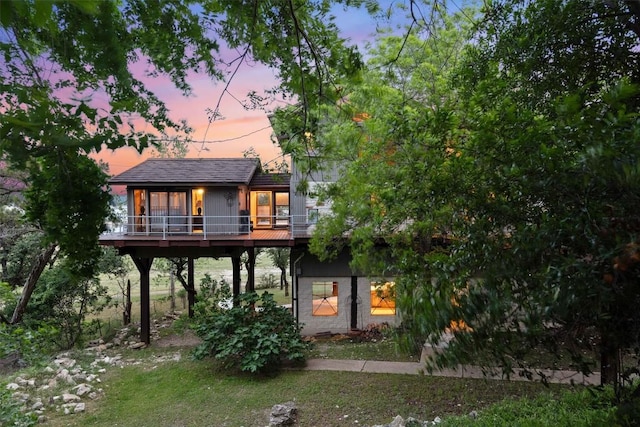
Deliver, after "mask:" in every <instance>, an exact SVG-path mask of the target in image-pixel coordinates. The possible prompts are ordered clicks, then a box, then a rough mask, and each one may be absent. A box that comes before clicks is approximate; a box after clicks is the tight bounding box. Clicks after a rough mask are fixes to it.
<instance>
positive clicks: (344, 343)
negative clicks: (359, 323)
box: [309, 338, 420, 362]
mask: <svg viewBox="0 0 640 427" xmlns="http://www.w3.org/2000/svg"><path fill="white" fill-rule="evenodd" d="M312 343H313V347H312V349H311V352H310V353H309V358H314V359H351V360H387V361H398V362H418V361H420V354H406V353H404V352H402V351H400V350H399V349H398V346H397V344H396V343H395V342H394V341H393V340H392V339H389V338H383V339H381V340H378V341H375V342H354V341H353V340H351V339H348V338H347V339H338V340H335V339H332V340H322V339H320V340H316V341H313V342H312Z"/></svg>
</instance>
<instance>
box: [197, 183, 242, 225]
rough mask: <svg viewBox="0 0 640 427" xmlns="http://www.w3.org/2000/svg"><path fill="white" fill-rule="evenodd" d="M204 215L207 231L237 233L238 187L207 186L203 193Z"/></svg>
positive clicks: (238, 218) (238, 217)
mask: <svg viewBox="0 0 640 427" xmlns="http://www.w3.org/2000/svg"><path fill="white" fill-rule="evenodd" d="M229 196H231V198H229ZM227 200H229V201H227ZM229 205H231V206H229ZM204 215H205V219H206V231H207V233H214V234H232V233H233V234H235V233H238V230H239V224H240V209H239V208H238V189H237V188H227V189H220V188H211V187H209V188H207V189H206V191H205V195H204Z"/></svg>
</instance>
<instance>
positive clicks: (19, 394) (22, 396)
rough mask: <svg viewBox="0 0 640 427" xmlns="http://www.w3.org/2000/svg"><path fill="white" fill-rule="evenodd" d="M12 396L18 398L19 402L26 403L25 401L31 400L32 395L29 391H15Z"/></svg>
mask: <svg viewBox="0 0 640 427" xmlns="http://www.w3.org/2000/svg"><path fill="white" fill-rule="evenodd" d="M11 397H13V398H14V399H15V400H17V401H19V402H22V403H25V402H27V401H28V400H29V397H31V396H29V395H28V394H27V393H22V392H19V391H16V392H15V393H13V394H12V395H11Z"/></svg>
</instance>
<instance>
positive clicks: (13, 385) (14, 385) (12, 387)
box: [6, 383, 20, 391]
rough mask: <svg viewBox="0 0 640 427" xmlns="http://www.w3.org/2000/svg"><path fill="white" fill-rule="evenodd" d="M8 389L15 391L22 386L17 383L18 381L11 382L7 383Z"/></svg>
mask: <svg viewBox="0 0 640 427" xmlns="http://www.w3.org/2000/svg"><path fill="white" fill-rule="evenodd" d="M6 388H7V390H9V391H14V390H17V389H19V388H20V384H16V383H9V384H7V387H6Z"/></svg>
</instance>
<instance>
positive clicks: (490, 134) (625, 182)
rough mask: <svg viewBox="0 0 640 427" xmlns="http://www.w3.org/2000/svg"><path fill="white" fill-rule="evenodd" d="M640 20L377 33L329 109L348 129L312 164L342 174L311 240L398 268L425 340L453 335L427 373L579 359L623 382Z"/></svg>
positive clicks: (508, 18) (639, 203) (554, 19)
mask: <svg viewBox="0 0 640 427" xmlns="http://www.w3.org/2000/svg"><path fill="white" fill-rule="evenodd" d="M436 10H437V9H436ZM476 16H478V17H479V18H481V19H478V20H477V22H476V24H475V25H474V27H473V32H471V33H465V27H466V26H467V25H468V24H469V21H470V19H471V18H472V17H476ZM638 22H640V10H638V7H637V6H636V4H635V2H625V1H613V2H583V1H577V0H565V1H554V0H549V1H546V0H543V1H536V2H526V1H517V0H513V1H511V0H504V1H494V2H489V3H487V4H486V5H485V9H484V10H483V11H482V14H481V15H476V14H474V13H473V12H472V11H464V12H462V13H461V14H458V15H456V16H445V15H441V17H440V18H438V20H435V21H432V24H433V25H432V26H431V27H430V33H429V35H428V37H418V36H417V35H416V37H413V36H412V35H411V34H410V35H409V36H408V37H406V38H395V37H389V38H387V39H384V40H381V41H380V42H379V43H378V47H377V48H376V49H375V50H372V51H371V55H372V58H371V60H370V62H369V64H368V70H367V71H366V74H365V77H364V78H363V83H362V84H361V85H356V86H350V87H348V88H347V90H346V92H347V93H346V94H345V99H346V102H345V103H344V104H339V105H338V107H337V108H336V106H335V105H333V106H329V107H327V108H326V109H325V110H322V111H320V112H319V113H318V116H320V117H324V118H325V123H333V122H337V124H335V125H331V126H329V125H327V126H324V128H321V129H320V131H319V132H318V134H317V135H316V136H315V139H316V140H317V141H314V143H315V146H316V147H317V148H318V153H319V154H318V156H317V157H320V158H321V159H322V160H323V161H324V160H327V159H337V160H338V161H339V163H340V164H341V165H342V171H341V177H340V178H339V180H338V182H337V183H336V185H334V186H333V187H332V188H331V189H330V190H329V192H328V197H331V199H332V207H333V214H332V215H331V216H329V217H327V218H323V220H322V221H320V223H319V224H318V226H317V231H316V235H314V239H313V242H312V248H313V249H314V250H315V252H316V253H317V254H318V255H319V256H330V255H331V254H332V251H331V249H332V248H337V247H338V248H339V244H340V243H341V241H340V240H336V236H340V235H348V236H349V239H348V240H346V239H345V240H342V243H343V244H349V245H350V247H351V251H352V254H353V262H354V264H355V266H356V267H358V268H360V269H363V270H364V271H368V272H369V273H370V274H372V275H380V274H388V275H390V274H394V275H396V276H397V278H396V285H397V286H398V306H399V308H400V310H401V313H402V319H403V327H404V330H405V331H406V332H408V334H407V335H408V336H409V337H410V338H411V339H412V340H413V342H414V344H415V345H422V342H424V340H427V341H429V342H431V343H432V344H439V343H440V340H441V339H442V336H443V334H446V335H448V336H449V342H448V347H447V351H445V352H442V353H439V354H437V356H436V357H435V359H434V360H433V363H434V364H436V365H438V366H441V365H445V364H455V363H461V362H462V363H468V362H476V363H477V361H478V360H481V359H479V358H480V357H482V358H485V359H482V360H486V361H487V363H492V364H493V363H498V364H499V366H503V367H504V369H505V370H506V371H507V372H509V371H510V370H511V369H512V368H514V367H515V366H522V367H530V365H529V364H528V363H527V358H526V355H527V354H531V353H534V352H536V351H538V350H539V349H540V348H545V349H546V350H551V351H552V352H555V353H556V355H557V356H558V357H561V355H560V353H561V352H560V349H564V350H566V349H568V350H569V353H570V354H569V357H570V363H571V364H572V365H573V366H574V367H576V368H578V369H579V370H581V371H583V372H590V371H592V370H594V369H596V367H597V365H598V362H599V363H600V365H601V373H602V379H603V382H617V381H618V380H619V374H620V371H619V364H620V359H619V356H620V350H621V349H632V348H634V347H635V346H637V344H638V343H639V342H640V330H639V329H638V328H637V326H636V325H638V321H640V319H639V318H638V310H637V306H638V304H639V303H640V294H639V293H638V291H637V290H638V289H640V288H639V287H638V277H639V273H640V262H639V261H640V240H639V239H638V236H639V233H640V220H639V218H638V214H637V213H638V212H640V198H639V197H638V195H639V194H640V179H639V177H640V169H639V168H638V158H639V156H640V145H638V136H639V135H640V121H639V120H638V112H639V111H638V107H639V106H640V104H639V102H638V100H639V99H640V96H639V95H640V92H639V90H640V86H638V84H639V83H640V81H639V77H640V75H639V74H638V70H640V67H638V59H639V54H638V50H637V46H638V42H639V41H640V32H639V31H637V29H638ZM354 118H355V119H354ZM380 238H383V239H384V241H385V242H386V243H387V249H386V250H379V249H378V247H374V245H373V243H374V242H377V241H379V240H380ZM389 259H392V260H393V262H392V263H389ZM585 351H588V352H590V353H588V354H590V357H586V358H585V357H584V356H585ZM594 356H595V357H594ZM486 357H488V358H489V360H487V359H486ZM594 358H595V359H596V360H594ZM598 359H600V360H599V361H598Z"/></svg>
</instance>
